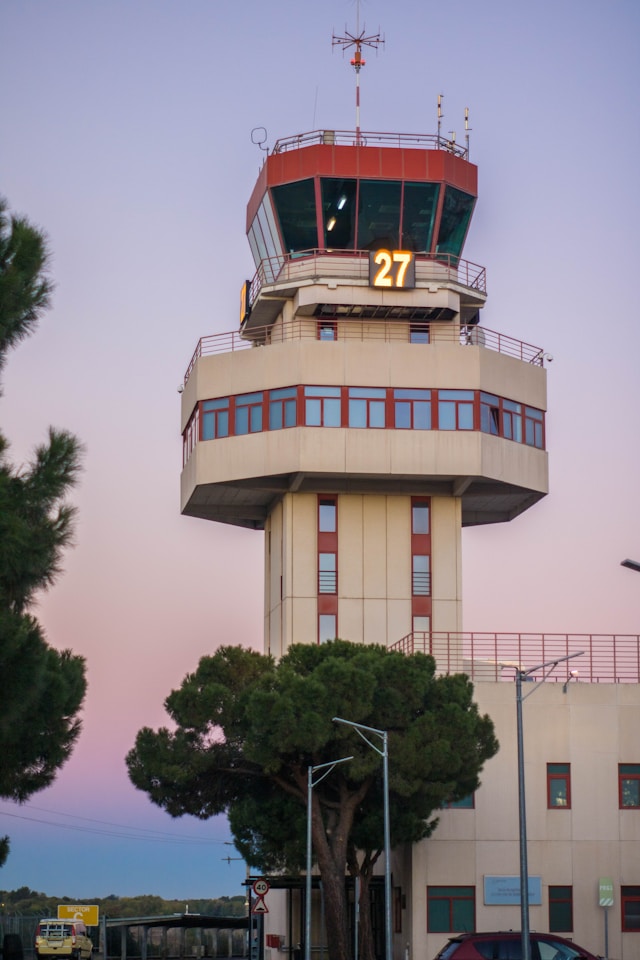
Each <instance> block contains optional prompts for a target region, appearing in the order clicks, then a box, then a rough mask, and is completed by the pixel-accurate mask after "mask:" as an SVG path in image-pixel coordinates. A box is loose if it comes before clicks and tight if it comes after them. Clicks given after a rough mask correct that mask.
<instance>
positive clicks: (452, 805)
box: [444, 793, 476, 810]
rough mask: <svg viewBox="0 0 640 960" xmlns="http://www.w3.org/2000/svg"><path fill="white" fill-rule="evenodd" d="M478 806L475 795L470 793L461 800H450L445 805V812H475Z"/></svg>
mask: <svg viewBox="0 0 640 960" xmlns="http://www.w3.org/2000/svg"><path fill="white" fill-rule="evenodd" d="M475 805H476V795H475V793H469V794H467V796H466V797H462V798H461V799H460V800H449V801H448V802H447V803H445V804H444V809H445V810H473V809H474V808H475Z"/></svg>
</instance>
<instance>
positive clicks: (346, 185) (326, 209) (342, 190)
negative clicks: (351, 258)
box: [320, 177, 357, 250]
mask: <svg viewBox="0 0 640 960" xmlns="http://www.w3.org/2000/svg"><path fill="white" fill-rule="evenodd" d="M320 192H321V198H322V229H323V231H324V245H325V248H326V249H327V250H330V249H331V248H333V249H334V250H353V249H354V247H355V241H356V195H357V181H356V180H339V179H337V178H335V179H334V178H332V177H323V178H322V179H321V180H320Z"/></svg>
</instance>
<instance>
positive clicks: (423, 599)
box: [410, 497, 433, 629]
mask: <svg viewBox="0 0 640 960" xmlns="http://www.w3.org/2000/svg"><path fill="white" fill-rule="evenodd" d="M414 507H426V508H427V510H428V511H429V516H428V524H427V530H428V532H427V533H414ZM410 509H411V515H410V523H411V624H412V629H413V620H414V617H429V624H431V606H432V604H431V595H432V589H431V588H432V584H433V567H432V564H431V497H411V503H410ZM418 556H420V557H424V556H426V557H429V583H428V592H427V593H426V594H424V593H418V594H415V593H414V588H415V580H414V569H413V564H414V560H413V558H414V557H418Z"/></svg>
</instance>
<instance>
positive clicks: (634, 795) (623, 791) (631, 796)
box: [618, 763, 640, 810]
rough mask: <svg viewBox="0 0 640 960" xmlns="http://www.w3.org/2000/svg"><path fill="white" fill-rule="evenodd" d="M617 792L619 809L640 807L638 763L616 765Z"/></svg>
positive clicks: (639, 766)
mask: <svg viewBox="0 0 640 960" xmlns="http://www.w3.org/2000/svg"><path fill="white" fill-rule="evenodd" d="M618 793H619V797H620V809H621V810H638V809H640V763H621V764H619V765H618Z"/></svg>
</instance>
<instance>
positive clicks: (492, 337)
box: [184, 313, 544, 384]
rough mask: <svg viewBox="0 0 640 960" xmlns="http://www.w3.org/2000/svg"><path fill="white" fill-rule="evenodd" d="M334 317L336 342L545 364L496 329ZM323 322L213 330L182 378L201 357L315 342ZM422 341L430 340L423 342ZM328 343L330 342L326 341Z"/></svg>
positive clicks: (529, 348) (312, 320)
mask: <svg viewBox="0 0 640 960" xmlns="http://www.w3.org/2000/svg"><path fill="white" fill-rule="evenodd" d="M335 319H337V322H336V325H335V339H336V340H337V341H339V342H347V341H360V342H365V341H366V342H369V341H373V342H383V343H412V344H413V346H414V347H415V349H416V350H428V349H429V347H430V346H433V345H434V344H435V345H438V344H441V343H451V344H456V345H458V346H462V347H465V346H468V345H472V346H481V347H483V348H485V349H487V350H494V351H495V352H496V353H501V354H504V355H505V356H509V357H514V358H515V359H516V360H521V361H523V362H524V363H531V364H533V365H534V366H539V367H541V366H542V365H543V357H544V354H543V351H542V349H541V348H540V347H535V346H533V345H532V344H530V343H524V342H523V341H522V340H516V339H515V337H510V336H508V335H507V334H504V333H498V332H497V331H495V330H486V329H485V328H484V327H463V328H462V330H461V329H460V327H458V325H457V324H445V323H433V324H430V323H423V322H419V321H414V320H408V319H407V320H404V321H402V322H398V320H376V321H375V322H372V321H370V322H366V321H362V320H360V319H354V318H353V317H350V318H344V319H343V318H341V317H340V314H339V313H337V318H336V317H327V318H326V320H331V321H333V320H335ZM322 322H323V321H322V320H320V319H319V318H317V317H296V318H295V319H293V320H289V321H286V322H284V323H281V324H278V325H277V326H276V327H275V328H274V327H272V326H264V327H254V328H253V329H252V331H251V340H248V339H246V337H244V336H242V334H241V333H240V332H239V331H237V330H232V331H229V332H226V333H214V334H212V335H211V336H208V337H201V338H200V340H199V341H198V344H197V346H196V349H195V350H194V352H193V356H192V357H191V360H190V361H189V366H188V367H187V370H186V373H185V375H184V382H185V384H186V382H187V380H188V379H189V377H190V375H191V372H192V370H193V368H194V366H195V364H196V361H197V360H199V359H200V358H201V357H208V356H213V355H215V354H220V353H234V352H236V351H238V350H247V349H250V348H251V347H255V346H269V345H271V344H277V343H285V342H287V341H290V340H318V332H317V324H318V323H322ZM425 339H426V340H427V341H429V342H426V343H425ZM326 342H328V343H330V342H332V341H326Z"/></svg>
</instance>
